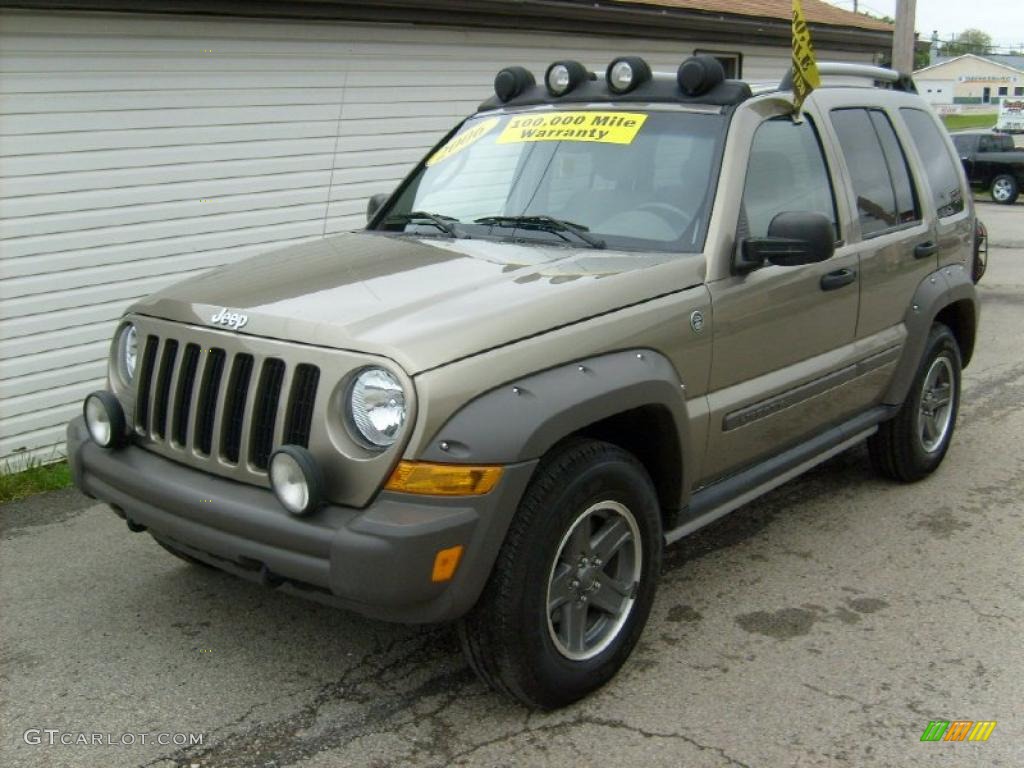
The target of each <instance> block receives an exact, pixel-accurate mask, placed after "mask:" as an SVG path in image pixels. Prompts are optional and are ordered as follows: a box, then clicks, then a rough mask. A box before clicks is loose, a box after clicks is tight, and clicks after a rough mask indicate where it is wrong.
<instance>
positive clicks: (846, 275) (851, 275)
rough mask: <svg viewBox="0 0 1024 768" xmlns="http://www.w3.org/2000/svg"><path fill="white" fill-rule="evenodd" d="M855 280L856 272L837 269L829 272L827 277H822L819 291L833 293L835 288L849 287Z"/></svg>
mask: <svg viewBox="0 0 1024 768" xmlns="http://www.w3.org/2000/svg"><path fill="white" fill-rule="evenodd" d="M856 279H857V270H855V269H837V270H836V271H835V272H829V273H828V274H827V275H824V276H822V278H821V290H823V291H834V290H836V289H837V288H842V287H843V286H844V285H849V284H850V283H852V282H854V281H855V280H856Z"/></svg>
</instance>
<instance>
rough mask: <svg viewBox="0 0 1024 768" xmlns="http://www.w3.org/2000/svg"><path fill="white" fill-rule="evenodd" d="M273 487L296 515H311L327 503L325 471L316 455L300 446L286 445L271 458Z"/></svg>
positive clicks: (282, 501) (284, 504)
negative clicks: (325, 501) (325, 500)
mask: <svg viewBox="0 0 1024 768" xmlns="http://www.w3.org/2000/svg"><path fill="white" fill-rule="evenodd" d="M270 487H271V488H273V489H274V495H275V496H277V500H278V501H280V502H281V506H282V507H284V508H285V509H287V510H288V511H289V512H291V513H292V514H293V515H305V514H309V513H310V512H312V511H313V510H315V509H317V508H318V507H319V506H320V505H321V504H323V487H324V481H323V474H322V473H321V471H320V465H318V464H317V463H316V459H314V458H313V455H312V454H311V453H310V452H309V451H307V450H306V449H305V448H302V447H301V446H298V445H282V446H281V447H280V448H278V449H277V450H276V451H274V455H273V456H271V457H270Z"/></svg>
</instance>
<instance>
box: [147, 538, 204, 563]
mask: <svg viewBox="0 0 1024 768" xmlns="http://www.w3.org/2000/svg"><path fill="white" fill-rule="evenodd" d="M153 541H155V542H156V543H157V544H159V545H160V546H161V547H162V548H163V549H166V550H167V551H168V552H170V553H171V554H172V555H174V556H175V557H176V558H178V559H179V560H184V561H185V562H186V563H188V564H189V565H198V566H201V567H203V568H209V569H210V570H212V571H215V570H217V569H216V568H214V567H213V566H212V565H210V564H209V563H204V562H203V561H202V560H199V559H197V558H194V557H192V555H187V554H185V553H184V552H182V551H181V550H180V549H175V548H174V547H172V546H171V545H170V544H168V543H167V542H165V541H161V540H160V539H158V538H157V537H156V536H153Z"/></svg>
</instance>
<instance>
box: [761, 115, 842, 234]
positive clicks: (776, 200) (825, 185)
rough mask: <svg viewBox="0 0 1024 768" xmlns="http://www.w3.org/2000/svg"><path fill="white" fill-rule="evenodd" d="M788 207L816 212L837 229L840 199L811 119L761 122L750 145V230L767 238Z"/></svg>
mask: <svg viewBox="0 0 1024 768" xmlns="http://www.w3.org/2000/svg"><path fill="white" fill-rule="evenodd" d="M784 211H816V212H818V213H822V214H824V215H825V216H826V217H827V218H828V220H829V221H831V222H832V225H833V227H835V229H836V237H837V239H838V235H839V227H838V226H837V224H836V204H835V197H834V196H833V193H832V183H831V182H830V181H829V176H828V168H827V167H826V165H825V158H824V157H823V156H822V152H821V144H820V143H819V142H818V134H817V132H816V131H815V129H814V126H813V125H812V124H811V120H810V118H807V119H805V120H803V121H801V122H800V123H799V124H796V123H794V122H793V121H792V119H790V118H788V117H781V118H774V119H772V120H767V121H765V122H763V123H761V125H760V127H759V128H758V129H757V132H756V133H755V134H754V141H753V143H752V144H751V146H750V164H749V165H748V167H747V179H746V182H745V183H744V186H743V213H744V216H745V221H746V233H745V234H746V235H747V236H750V237H764V236H765V235H767V234H768V226H769V225H770V224H771V223H772V219H774V218H775V217H776V216H777V215H778V214H780V213H783V212H784Z"/></svg>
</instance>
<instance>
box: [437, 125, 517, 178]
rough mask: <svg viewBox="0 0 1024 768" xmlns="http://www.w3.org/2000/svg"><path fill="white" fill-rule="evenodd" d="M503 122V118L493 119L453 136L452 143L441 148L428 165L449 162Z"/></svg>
mask: <svg viewBox="0 0 1024 768" xmlns="http://www.w3.org/2000/svg"><path fill="white" fill-rule="evenodd" d="M500 122H501V118H498V117H492V118H490V119H488V120H484V121H483V122H480V123H477V124H476V125H474V126H473V127H471V128H469V129H467V130H465V131H463V132H462V133H460V134H458V135H457V136H453V137H452V139H451V141H449V142H448V143H447V144H445V145H444V146H443V147H441V148H440V149H439V150H437V152H435V153H434V154H432V155H431V156H430V157H429V158H428V159H427V165H428V166H431V165H436V164H437V163H440V162H441V161H442V160H447V159H448V158H449V157H451V156H452V155H455V154H458V153H459V152H461V151H462V150H464V149H465V148H466V147H469V146H471V145H473V144H476V143H477V142H478V141H480V139H482V138H483V137H484V136H486V135H487V134H488V133H490V132H491V131H493V130H494V127H495V126H496V125H497V124H498V123H500Z"/></svg>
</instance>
